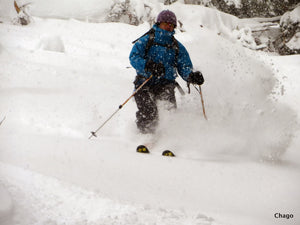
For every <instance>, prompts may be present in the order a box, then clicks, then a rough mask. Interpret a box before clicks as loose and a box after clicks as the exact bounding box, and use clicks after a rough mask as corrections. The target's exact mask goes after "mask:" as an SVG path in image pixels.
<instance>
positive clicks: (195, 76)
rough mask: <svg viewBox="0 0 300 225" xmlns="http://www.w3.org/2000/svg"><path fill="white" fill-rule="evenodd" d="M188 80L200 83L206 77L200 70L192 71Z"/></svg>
mask: <svg viewBox="0 0 300 225" xmlns="http://www.w3.org/2000/svg"><path fill="white" fill-rule="evenodd" d="M187 82H188V83H192V84H198V85H201V84H203V83H204V78H203V76H202V73H201V72H200V71H196V72H191V73H190V75H189V77H188V79H187Z"/></svg>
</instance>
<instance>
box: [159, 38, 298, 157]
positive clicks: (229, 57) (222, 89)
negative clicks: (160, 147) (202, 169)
mask: <svg viewBox="0 0 300 225" xmlns="http://www.w3.org/2000/svg"><path fill="white" fill-rule="evenodd" d="M205 40H209V39H207V38H205ZM205 40H200V41H199V42H201V41H203V43H204V41H205ZM208 44H209V46H208V47H206V48H207V50H205V49H203V48H202V49H200V48H201V47H199V46H201V45H193V46H189V48H190V49H193V51H196V52H202V53H203V55H202V56H201V57H198V58H196V62H195V64H196V65H202V66H201V68H202V69H201V70H202V72H203V73H204V76H205V79H206V82H205V84H204V85H203V88H202V90H203V92H204V98H205V99H204V100H205V103H206V111H207V116H208V118H209V121H205V119H204V118H203V115H202V109H201V102H200V97H199V94H198V93H196V91H194V92H193V93H192V96H186V97H183V99H180V98H179V104H178V105H179V109H178V110H177V112H176V113H175V114H172V113H170V112H164V113H162V115H161V118H162V119H161V126H160V135H161V136H163V137H164V138H162V141H161V144H165V145H169V146H174V148H175V149H180V150H181V151H180V152H177V155H180V154H182V156H185V157H189V158H202V157H205V156H212V157H213V158H215V157H216V156H219V158H225V157H231V158H233V157H240V158H246V159H247V158H248V159H249V158H256V159H268V160H278V159H280V157H281V156H282V154H283V153H284V152H285V151H286V150H287V149H288V147H289V145H290V143H291V140H292V137H293V133H294V131H295V128H296V123H297V122H296V121H297V118H296V114H295V113H294V112H293V111H292V109H290V108H289V107H287V106H286V105H283V104H280V103H278V102H274V101H272V100H271V98H270V96H271V93H272V91H273V89H274V88H275V86H276V79H275V77H274V74H273V72H272V70H271V69H270V68H268V67H267V66H266V65H264V64H263V62H262V61H259V60H257V59H256V58H257V55H255V54H256V53H253V52H251V51H249V50H247V49H243V48H242V47H240V46H238V45H234V44H232V43H229V42H224V40H222V41H220V40H218V37H217V38H216V40H214V41H212V43H208ZM255 57H256V58H255ZM206 58H209V59H214V60H209V61H208V60H206ZM191 97H192V99H191ZM170 137H171V138H170ZM166 142H169V143H168V144H166Z"/></svg>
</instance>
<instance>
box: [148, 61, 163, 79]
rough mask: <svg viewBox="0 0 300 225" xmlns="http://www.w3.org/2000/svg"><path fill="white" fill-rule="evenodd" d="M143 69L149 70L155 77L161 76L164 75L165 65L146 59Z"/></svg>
mask: <svg viewBox="0 0 300 225" xmlns="http://www.w3.org/2000/svg"><path fill="white" fill-rule="evenodd" d="M145 71H146V72H150V73H151V74H152V75H153V76H155V77H158V78H160V77H162V76H164V75H165V67H164V65H163V64H162V63H156V62H153V61H152V60H148V61H147V63H146V65H145Z"/></svg>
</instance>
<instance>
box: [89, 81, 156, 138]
mask: <svg viewBox="0 0 300 225" xmlns="http://www.w3.org/2000/svg"><path fill="white" fill-rule="evenodd" d="M152 76H153V75H151V76H150V77H149V78H148V79H147V80H145V81H144V82H143V83H142V84H141V85H140V86H139V87H138V88H137V89H136V90H135V91H134V92H133V93H132V95H130V97H129V98H127V99H126V100H125V102H124V103H123V104H121V105H119V108H118V109H117V110H116V111H115V112H114V113H113V114H112V115H111V116H110V117H108V119H107V120H105V121H104V122H103V123H102V124H101V126H99V127H98V128H97V130H95V131H91V136H90V137H89V139H91V138H92V137H93V136H94V137H97V135H96V134H97V132H98V131H99V130H100V129H101V128H102V127H103V126H104V125H105V124H106V123H107V122H108V121H109V120H110V119H111V118H112V117H113V116H114V115H115V114H117V112H119V110H120V109H122V108H123V106H124V105H125V104H126V103H127V102H128V101H129V100H130V99H131V98H132V97H133V96H135V94H136V93H137V92H138V91H139V90H140V89H141V88H142V87H143V86H144V85H145V84H146V83H147V82H148V81H149V80H150V79H151V78H152Z"/></svg>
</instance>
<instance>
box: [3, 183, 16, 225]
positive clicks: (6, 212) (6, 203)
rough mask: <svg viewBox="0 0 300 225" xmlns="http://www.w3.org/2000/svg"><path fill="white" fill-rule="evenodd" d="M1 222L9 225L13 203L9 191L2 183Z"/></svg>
mask: <svg viewBox="0 0 300 225" xmlns="http://www.w3.org/2000/svg"><path fill="white" fill-rule="evenodd" d="M0 199H1V201H0V223H1V224H3V225H6V224H7V225H8V224H10V223H9V218H10V216H11V213H12V208H13V203H12V200H11V197H10V194H9V193H8V191H7V190H6V189H5V188H4V187H3V186H2V185H1V184H0Z"/></svg>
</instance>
